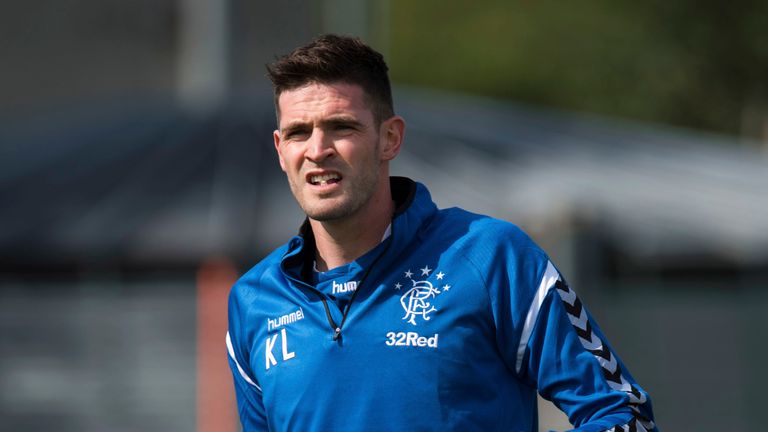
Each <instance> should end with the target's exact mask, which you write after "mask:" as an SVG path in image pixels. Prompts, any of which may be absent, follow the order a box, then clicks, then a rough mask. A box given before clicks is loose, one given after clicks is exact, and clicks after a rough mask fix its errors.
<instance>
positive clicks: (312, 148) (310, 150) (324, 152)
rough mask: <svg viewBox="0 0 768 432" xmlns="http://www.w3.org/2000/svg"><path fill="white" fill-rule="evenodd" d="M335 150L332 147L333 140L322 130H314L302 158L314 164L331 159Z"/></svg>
mask: <svg viewBox="0 0 768 432" xmlns="http://www.w3.org/2000/svg"><path fill="white" fill-rule="evenodd" d="M335 152H336V150H335V148H334V146H333V140H332V139H331V137H330V136H329V134H326V133H325V132H324V131H323V130H322V129H320V128H316V129H315V130H314V132H313V133H312V136H311V137H310V139H309V140H308V142H307V151H306V153H305V154H304V156H305V157H306V158H307V159H308V160H310V161H312V162H315V163H320V162H322V161H323V160H325V159H327V158H329V157H332V156H333V155H334V154H335Z"/></svg>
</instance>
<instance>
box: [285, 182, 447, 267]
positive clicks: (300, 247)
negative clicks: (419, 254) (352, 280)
mask: <svg viewBox="0 0 768 432" xmlns="http://www.w3.org/2000/svg"><path fill="white" fill-rule="evenodd" d="M390 188H391V190H392V199H393V200H394V201H395V213H394V216H393V219H392V224H391V225H390V227H391V235H390V236H389V237H388V238H386V239H385V240H384V241H385V242H386V241H389V242H392V244H391V245H390V246H389V248H388V251H387V256H386V257H382V264H383V263H384V262H389V261H391V260H393V259H396V257H397V256H399V255H400V252H401V251H402V250H404V249H405V247H407V246H408V245H409V244H411V243H412V242H413V241H414V240H415V239H417V238H418V237H419V232H420V231H421V229H422V228H423V227H424V226H426V224H427V223H428V222H429V221H430V220H431V219H432V217H433V216H434V215H435V213H436V212H437V206H436V205H435V204H434V203H433V202H432V197H431V196H430V194H429V191H428V190H427V188H426V187H425V186H424V185H423V184H421V183H417V182H415V181H413V180H411V179H409V178H405V177H390ZM314 251H315V237H314V234H313V233H312V227H311V225H310V224H309V219H305V220H304V223H303V224H302V226H301V228H300V229H299V234H298V235H297V236H295V237H293V238H292V239H291V240H290V242H289V243H288V250H287V251H286V253H285V255H283V258H282V261H281V263H280V267H281V268H282V270H283V271H284V272H286V273H288V274H290V275H292V276H293V277H298V278H300V279H301V280H304V281H309V280H311V275H312V268H313V263H314V259H315V253H314ZM367 255H368V254H365V255H363V256H362V257H360V258H358V259H357V260H355V262H360V264H361V265H365V263H364V262H362V261H367V260H366V259H365V258H366V256H367ZM377 267H378V265H377Z"/></svg>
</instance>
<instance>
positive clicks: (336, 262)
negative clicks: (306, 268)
mask: <svg viewBox="0 0 768 432" xmlns="http://www.w3.org/2000/svg"><path fill="white" fill-rule="evenodd" d="M372 199H376V197H373V198H372ZM366 207H368V211H365V209H361V213H363V214H359V215H353V216H350V217H349V218H345V219H344V220H335V221H316V220H313V219H310V220H309V223H310V225H311V226H312V232H313V233H314V235H315V247H316V248H317V251H316V256H315V259H316V263H317V269H318V270H320V271H326V270H330V269H332V268H335V267H339V266H342V265H344V264H348V263H350V262H352V261H354V260H356V259H357V258H359V257H361V256H363V255H364V254H365V253H366V252H368V251H370V250H371V249H373V248H374V247H376V246H377V245H378V244H379V243H381V239H382V237H384V233H385V232H386V230H387V227H388V226H389V224H390V223H391V222H392V214H393V213H394V211H395V204H394V202H393V201H392V199H391V195H389V188H387V199H386V200H382V202H380V203H378V205H371V206H366Z"/></svg>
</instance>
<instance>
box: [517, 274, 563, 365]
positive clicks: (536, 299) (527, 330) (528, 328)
mask: <svg viewBox="0 0 768 432" xmlns="http://www.w3.org/2000/svg"><path fill="white" fill-rule="evenodd" d="M559 277H560V275H559V274H558V273H557V270H556V269H555V266H553V265H552V263H551V262H549V261H547V269H546V270H545V271H544V276H543V277H542V278H541V283H540V284H539V288H538V289H537V290H536V294H535V295H534V296H533V301H532V302H531V306H530V307H529V308H528V314H527V315H526V316H525V324H524V325H523V331H522V333H521V335H520V343H519V344H518V345H517V361H516V362H515V371H517V373H520V368H521V367H522V366H523V357H524V356H525V347H526V346H527V345H528V340H529V339H530V338H531V332H532V331H533V326H534V325H535V324H536V318H537V317H538V316H539V310H540V309H541V305H542V304H543V303H544V299H545V298H546V297H547V293H548V292H549V290H550V289H551V288H552V287H553V286H555V282H557V279H558V278H559Z"/></svg>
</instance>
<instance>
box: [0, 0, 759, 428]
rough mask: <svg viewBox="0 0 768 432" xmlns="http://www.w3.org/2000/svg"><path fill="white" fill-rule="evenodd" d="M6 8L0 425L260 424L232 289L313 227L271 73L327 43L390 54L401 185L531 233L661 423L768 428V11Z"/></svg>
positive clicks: (445, 5) (329, 4) (400, 6)
mask: <svg viewBox="0 0 768 432" xmlns="http://www.w3.org/2000/svg"><path fill="white" fill-rule="evenodd" d="M0 4H1V5H2V9H1V10H2V11H3V12H2V13H1V14H0V95H1V97H0V430H2V431H49V430H57V431H61V432H68V431H82V432H97V431H98V432H101V431H112V432H129V431H192V430H197V431H199V432H213V431H216V432H221V431H224V432H226V431H236V430H239V426H238V423H237V419H236V412H235V408H234V406H233V400H232V388H231V377H230V374H229V370H228V368H227V365H226V352H225V349H224V334H225V332H226V305H225V303H226V296H227V293H228V290H229V286H230V285H231V283H232V282H233V281H234V280H235V279H236V278H237V276H238V275H239V274H242V273H243V272H244V271H246V270H247V269H248V268H249V267H250V266H252V265H253V264H254V263H255V262H257V261H258V260H259V259H260V257H262V256H264V255H265V254H266V253H267V252H268V251H270V250H271V249H272V248H274V247H276V246H277V245H279V244H281V243H283V242H285V241H286V240H287V239H288V238H289V237H290V236H291V235H293V234H294V233H295V232H296V229H297V227H298V226H299V224H300V222H301V220H302V215H301V213H300V210H299V208H298V207H297V206H296V204H294V202H293V199H292V197H291V195H290V191H289V189H288V187H287V184H286V182H285V180H284V178H283V177H282V173H281V172H280V170H279V167H278V165H277V159H276V157H275V155H274V151H273V147H272V140H271V131H272V129H273V128H274V123H275V120H274V112H273V105H272V104H273V102H272V96H271V93H270V88H269V85H268V81H267V79H266V78H265V77H264V64H265V63H268V62H270V61H272V60H273V58H274V56H275V55H277V54H284V53H287V52H289V51H290V50H291V49H293V48H294V47H296V46H298V45H301V44H304V43H305V42H307V41H308V40H310V39H311V38H312V37H313V36H315V35H317V34H319V33H322V32H338V33H345V34H353V35H357V36H360V37H361V38H363V39H364V40H366V41H367V42H369V43H370V44H371V45H372V46H374V47H375V48H377V49H378V50H380V51H381V52H382V53H384V54H385V56H386V58H387V59H388V62H389V65H390V68H391V76H392V79H393V82H394V84H395V86H396V88H395V109H396V111H397V112H398V113H400V114H401V115H403V116H404V117H405V118H406V120H407V122H408V129H407V137H406V144H405V146H404V149H403V153H402V154H401V156H400V157H399V158H398V160H396V161H395V164H394V172H395V174H399V175H407V176H411V177H413V178H415V179H417V180H420V181H423V182H425V183H426V184H427V185H429V186H430V188H431V189H432V192H433V195H434V198H435V199H436V201H437V202H438V204H439V205H440V206H442V207H450V206H462V207H466V208H468V209H471V210H473V211H476V212H481V213H486V214H491V215H494V216H497V217H500V218H503V219H507V220H510V221H513V222H515V223H517V224H518V225H520V226H522V227H523V228H524V229H525V230H526V231H528V232H529V233H530V234H531V235H532V237H533V238H534V239H535V240H536V241H537V242H538V243H540V244H541V245H542V246H543V247H544V248H545V249H546V250H547V251H548V252H549V253H550V254H551V256H552V258H553V260H554V261H555V262H556V263H557V264H558V265H559V267H560V268H561V270H562V271H563V273H564V274H565V275H566V277H568V279H569V281H570V282H571V285H572V286H573V287H574V288H575V289H576V291H577V292H579V293H580V295H581V297H582V298H583V299H584V301H585V303H586V304H587V305H588V307H589V308H590V310H591V312H592V313H593V315H594V316H595V317H596V318H597V320H598V322H599V323H600V324H601V327H602V329H603V331H604V333H606V335H607V336H608V338H609V340H610V341H611V342H612V344H613V345H614V347H615V348H616V350H617V351H618V352H619V353H620V355H621V356H622V358H623V360H624V361H625V363H626V364H627V365H628V367H629V369H630V370H631V371H632V373H633V375H634V376H635V378H636V379H637V380H638V381H639V382H640V383H641V385H642V386H643V387H644V388H645V389H646V390H647V391H649V392H650V394H651V395H652V398H653V401H654V406H655V412H656V416H657V423H658V424H659V425H660V426H661V427H662V429H663V430H667V431H678V430H679V431H720V430H759V429H760V428H761V427H762V425H763V423H764V421H762V420H763V419H762V415H761V414H762V413H761V409H762V407H763V405H764V403H765V402H766V397H765V395H764V391H763V389H764V388H765V387H766V384H768V372H766V369H765V367H764V365H765V364H766V363H768V348H766V344H765V341H766V339H765V333H766V331H768V314H766V313H765V312H764V311H765V310H766V307H768V286H767V285H768V192H767V191H768V78H767V77H768V25H766V23H768V3H767V2H764V1H750V0H736V1H734V2H728V3H727V4H726V3H722V2H703V3H702V2H700V1H698V2H694V1H691V0H680V1H676V2H661V1H647V2H627V1H619V2H608V1H587V2H572V3H564V2H555V1H550V0H546V1H538V2H530V1H520V2H510V1H501V0H496V1H487V2H483V3H482V4H481V5H478V3H477V2H469V1H456V0H448V1H440V2H438V1H433V0H423V1H419V2H407V1H402V0H391V1H387V0H369V1H353V0H326V1H317V2H299V1H294V0H290V1H282V2H253V1H245V0H151V1H150V0H134V1H131V2H126V1H122V0H98V1H97V0H58V1H52V0H39V1H35V2H20V1H7V0H5V1H3V0H0ZM541 406H542V413H541V430H549V429H558V430H561V429H564V428H567V427H568V425H567V421H566V420H565V419H564V418H563V417H562V415H560V414H559V413H557V412H556V410H554V409H552V407H551V406H550V405H548V404H547V403H545V402H542V404H541Z"/></svg>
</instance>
